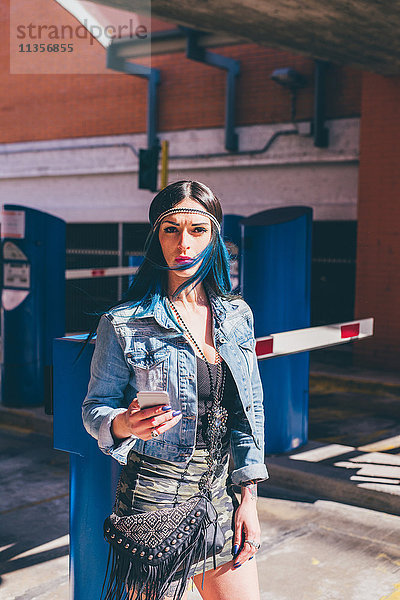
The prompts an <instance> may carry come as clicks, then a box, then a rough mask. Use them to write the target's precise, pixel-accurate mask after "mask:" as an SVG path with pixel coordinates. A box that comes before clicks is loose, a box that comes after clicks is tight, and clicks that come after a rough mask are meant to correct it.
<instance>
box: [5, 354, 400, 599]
mask: <svg viewBox="0 0 400 600" xmlns="http://www.w3.org/2000/svg"><path fill="white" fill-rule="evenodd" d="M348 374H349V370H348V368H346V369H340V368H337V367H336V368H335V367H332V366H326V365H322V366H321V367H320V369H319V371H318V369H317V370H315V369H314V371H313V372H312V374H311V377H310V391H311V394H310V419H309V425H310V437H311V438H312V440H313V441H311V442H310V443H309V444H308V446H306V447H303V448H300V449H297V450H295V451H293V452H289V453H286V454H284V455H278V456H269V457H267V464H268V466H269V470H270V474H271V479H270V480H269V481H267V482H265V483H263V484H262V485H260V493H261V494H262V495H263V497H262V498H260V499H259V501H258V507H259V516H260V521H261V527H262V536H263V538H262V547H261V549H260V551H259V553H258V558H257V562H258V566H259V573H260V584H261V598H262V600H400V516H398V515H399V514H400V510H399V508H400V496H399V491H400V473H399V471H400V464H399V462H400V425H399V421H400V419H399V416H400V402H399V398H400V377H398V376H397V375H396V374H386V375H385V374H380V375H379V377H378V375H377V374H374V373H366V372H363V371H361V372H360V370H358V371H357V369H352V371H351V377H350V378H349V377H348ZM51 429H52V418H51V417H48V416H46V415H44V413H43V409H42V408H37V409H7V408H4V407H0V452H1V456H2V461H1V464H0V489H1V492H2V493H1V498H0V521H1V525H0V552H1V554H0V556H1V559H2V561H1V572H0V574H1V581H0V600H67V598H68V470H67V464H68V458H67V456H66V455H65V454H64V453H62V452H59V451H55V450H53V448H52V440H51V437H50V434H51ZM351 504H353V506H352V505H351ZM354 504H355V505H356V506H354ZM199 598H200V596H199V594H198V592H197V591H196V590H195V591H193V592H190V593H189V598H188V600H198V599H199ZM88 600H92V599H88ZM93 600H94V599H93Z"/></svg>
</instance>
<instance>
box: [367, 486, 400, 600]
mask: <svg viewBox="0 0 400 600" xmlns="http://www.w3.org/2000/svg"><path fill="white" fill-rule="evenodd" d="M357 485H358V487H361V488H364V489H366V490H374V491H376V492H385V493H386V494H392V495H395V496H400V485H397V486H396V485H386V484H384V483H357ZM399 600H400V598H399Z"/></svg>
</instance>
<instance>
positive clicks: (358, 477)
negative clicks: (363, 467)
mask: <svg viewBox="0 0 400 600" xmlns="http://www.w3.org/2000/svg"><path fill="white" fill-rule="evenodd" d="M350 479H351V480H352V481H369V482H370V483H392V484H393V483H396V484H399V483H400V479H384V478H383V477H363V476H362V475H352V476H351V477H350Z"/></svg>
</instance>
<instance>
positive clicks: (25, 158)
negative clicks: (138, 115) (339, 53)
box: [0, 119, 359, 223]
mask: <svg viewBox="0 0 400 600" xmlns="http://www.w3.org/2000/svg"><path fill="white" fill-rule="evenodd" d="M328 126H329V128H330V146H329V148H327V149H319V148H315V147H314V145H313V140H312V138H310V137H304V136H299V135H292V136H287V137H281V138H278V139H277V140H276V141H275V143H274V144H273V145H272V146H271V148H270V150H269V151H268V152H265V153H263V154H258V155H254V156H251V155H248V154H247V155H246V154H244V155H236V156H235V155H230V156H223V157H216V158H197V159H191V158H187V159H182V158H173V157H174V156H177V155H185V156H187V155H188V154H197V153H201V154H205V153H210V152H223V151H224V147H223V138H224V131H223V129H200V130H186V131H179V132H170V133H168V132H167V133H164V132H162V133H161V134H160V136H159V137H160V139H168V140H169V143H170V155H171V158H170V162H169V166H170V171H169V181H174V180H177V179H199V180H200V181H203V182H204V183H206V184H207V185H209V186H210V187H211V188H212V189H213V190H214V191H215V193H216V194H217V195H218V196H219V197H220V200H221V202H222V205H223V209H224V211H225V212H226V213H234V214H241V215H244V216H248V215H251V214H254V213H255V212H258V211H261V210H265V209H267V208H273V207H276V206H288V205H298V204H304V205H307V206H311V207H312V208H313V209H314V219H317V220H333V219H338V220H341V219H346V220H347V219H356V218H357V175H358V152H359V120H358V119H342V120H336V121H331V122H329V123H328ZM291 128H292V125H290V124H283V125H273V126H269V125H257V126H251V127H239V128H238V129H237V131H238V134H239V148H240V150H246V149H252V148H260V147H262V146H263V145H264V144H265V142H266V141H267V140H268V139H269V138H270V137H271V135H272V134H273V133H274V132H275V131H278V130H280V129H291ZM124 142H127V143H129V144H132V145H133V146H134V147H135V148H137V149H139V148H145V147H146V136H144V135H143V134H140V135H124V136H104V137H94V138H79V139H70V140H53V141H51V142H27V143H18V144H1V145H0V199H1V203H2V204H21V205H24V206H29V207H32V208H37V209H39V210H44V211H47V212H50V213H52V214H54V215H56V216H59V217H61V218H63V219H65V220H66V221H67V222H70V223H72V222H75V223H78V222H80V223H82V222H121V221H125V222H129V221H132V222H144V221H147V212H148V207H149V204H150V202H151V200H152V198H153V196H154V194H153V193H151V192H148V191H145V190H139V189H138V187H137V169H138V160H137V158H136V156H135V155H134V153H133V152H132V151H131V150H130V149H128V148H120V147H108V148H100V147H98V146H101V145H102V144H108V145H110V144H118V143H124ZM88 145H90V146H96V147H95V148H90V149H88V148H85V146H88ZM59 148H64V150H60V149H59ZM66 148H71V149H66ZM40 149H41V150H43V149H47V150H46V151H45V152H43V151H40V152H38V150H40ZM16 150H17V151H21V150H23V151H24V152H23V153H13V152H15V151H16Z"/></svg>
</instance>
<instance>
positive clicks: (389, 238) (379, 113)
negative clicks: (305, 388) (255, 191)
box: [355, 73, 400, 370]
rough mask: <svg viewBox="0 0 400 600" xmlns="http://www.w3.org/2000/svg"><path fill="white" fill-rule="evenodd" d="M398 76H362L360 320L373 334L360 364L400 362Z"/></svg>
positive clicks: (359, 350) (359, 347) (359, 349)
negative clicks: (370, 322) (369, 322)
mask: <svg viewBox="0 0 400 600" xmlns="http://www.w3.org/2000/svg"><path fill="white" fill-rule="evenodd" d="M399 140H400V77H390V78H385V77H381V76H378V75H373V74H367V73H366V74H364V76H363V88H362V117H361V140H360V168H359V202H358V242H357V281H356V307H355V315H356V316H357V317H368V316H373V317H375V319H376V321H375V327H376V330H375V336H374V338H372V339H370V340H366V341H363V342H360V343H359V344H356V346H355V350H356V360H357V363H359V364H364V365H371V366H377V367H381V368H387V369H396V370H398V368H399V364H400V310H399V304H400V200H399V199H400V144H399Z"/></svg>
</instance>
